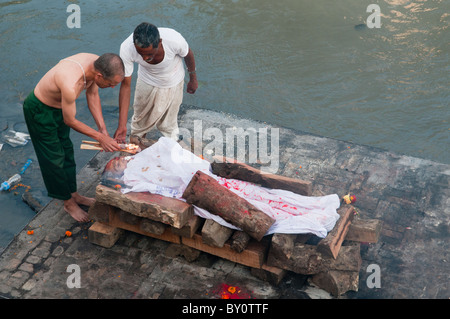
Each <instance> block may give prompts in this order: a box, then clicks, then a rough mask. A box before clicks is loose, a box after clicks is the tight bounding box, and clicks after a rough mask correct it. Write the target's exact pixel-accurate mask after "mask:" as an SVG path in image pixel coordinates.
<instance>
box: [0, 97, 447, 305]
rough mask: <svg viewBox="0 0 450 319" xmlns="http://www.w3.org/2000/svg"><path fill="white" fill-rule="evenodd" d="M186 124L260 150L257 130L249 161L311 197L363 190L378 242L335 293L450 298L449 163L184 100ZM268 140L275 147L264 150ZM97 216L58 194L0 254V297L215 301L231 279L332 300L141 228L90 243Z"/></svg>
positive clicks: (91, 179)
mask: <svg viewBox="0 0 450 319" xmlns="http://www.w3.org/2000/svg"><path fill="white" fill-rule="evenodd" d="M180 127H181V128H183V130H182V133H183V131H184V134H183V135H184V136H185V137H186V139H185V140H184V142H186V143H189V136H188V135H189V133H190V135H191V136H190V137H191V138H194V139H199V138H200V139H202V140H203V143H204V145H205V144H206V145H207V146H208V145H209V149H212V148H213V146H214V147H219V146H220V144H221V143H222V145H223V146H224V147H227V146H230V145H231V141H232V140H234V141H235V142H236V143H235V144H234V145H235V147H236V148H238V151H239V150H240V149H242V148H245V149H246V150H250V151H252V141H251V139H248V140H247V142H246V143H244V144H242V145H243V146H242V145H241V146H239V145H238V144H237V142H238V140H239V138H236V139H235V136H236V135H238V134H239V133H242V132H243V133H244V134H247V135H250V136H251V134H252V132H258V135H257V136H258V139H259V140H258V145H259V147H260V148H258V149H257V150H256V155H257V156H256V160H255V158H254V157H252V156H254V155H255V153H252V154H251V153H249V154H247V158H246V159H245V160H244V162H246V163H247V164H249V165H252V166H255V167H259V168H261V167H265V169H266V170H267V171H270V173H276V174H278V175H283V176H287V177H291V178H299V179H302V180H307V181H311V182H312V191H313V196H314V195H325V194H330V193H336V194H338V195H339V196H340V197H342V196H344V195H346V194H348V193H352V194H355V195H356V198H357V201H356V202H355V203H354V204H353V205H354V207H355V208H356V209H357V211H358V214H359V216H360V217H361V218H367V219H379V220H382V221H383V228H382V230H381V234H380V238H379V240H378V242H377V243H361V257H362V265H361V270H360V273H359V287H358V291H351V292H348V293H346V294H344V295H343V296H340V297H339V298H345V299H364V298H383V299H387V298H398V299H406V298H408V299H411V298H412V299H420V298H429V299H448V298H449V297H450V290H449V288H450V287H449V282H450V273H449V271H448V269H449V268H450V267H449V262H450V259H449V258H450V257H449V251H450V249H449V248H450V247H449V246H450V245H449V243H450V241H449V239H450V238H449V231H450V229H449V227H450V226H449V221H450V200H449V193H450V192H449V175H450V165H446V164H440V163H436V162H432V161H428V160H423V159H419V158H414V157H409V156H405V155H401V154H395V153H391V152H386V151H384V150H380V149H375V148H371V147H367V146H362V145H357V144H352V143H349V142H345V141H339V140H334V139H330V138H324V137H320V136H315V135H310V134H307V133H302V132H298V131H294V130H290V129H284V128H275V127H272V126H270V125H268V124H266V123H261V122H255V121H252V120H247V119H242V118H236V117H234V116H231V115H228V114H222V113H216V112H212V111H207V110H202V109H198V108H193V107H187V106H184V107H183V108H182V111H181V112H180ZM213 133H215V136H216V138H215V140H214V141H215V142H214V141H213V139H214V138H213V137H211V136H212V135H213ZM155 134H156V133H155ZM220 135H222V140H220V138H219V137H220ZM155 137H156V135H155ZM227 138H230V139H229V140H228V142H226V139H227ZM221 141H222V142H221ZM264 141H266V143H265V144H266V146H267V147H268V151H267V152H265V151H264V149H261V145H262V146H264V145H263V144H264ZM213 142H214V143H215V144H211V143H213ZM261 143H262V144H261ZM277 148H278V150H277ZM207 149H208V148H207ZM230 151H231V148H230ZM253 151H254V149H253ZM271 151H274V152H273V153H271ZM209 153H211V152H208V151H206V152H205V154H204V156H205V157H206V156H208V155H209ZM224 153H225V152H224ZM222 155H226V156H227V157H235V156H233V155H232V154H228V153H227V154H222ZM114 156H117V154H107V153H101V152H100V153H97V154H96V155H95V156H94V157H93V158H92V160H91V161H90V162H89V163H88V164H87V165H86V166H85V167H84V168H83V169H82V170H81V171H80V173H79V175H78V183H79V192H80V193H82V194H84V195H90V196H94V194H95V189H96V187H97V185H98V184H99V180H100V174H101V173H102V171H103V168H104V166H105V164H106V163H107V162H108V161H109V160H110V159H111V158H113V157H114ZM236 156H240V155H239V154H237V155H236ZM238 159H239V158H238ZM92 224H93V223H92V222H91V223H87V224H78V223H77V222H75V221H73V220H72V218H71V217H70V216H68V215H67V214H66V213H65V212H64V210H63V207H62V202H61V201H58V200H54V201H51V202H50V203H49V204H48V205H47V206H46V207H44V208H43V209H42V210H41V211H40V212H39V213H38V214H37V215H36V217H35V218H34V219H33V220H32V221H31V222H30V223H29V225H27V227H25V229H24V230H23V231H22V232H21V233H19V234H18V235H17V236H16V238H15V239H14V241H13V242H12V243H11V244H10V245H9V246H8V247H7V249H5V251H4V252H3V253H2V255H1V256H0V296H1V297H3V298H20V299H28V298H57V299H63V298H89V299H95V298H120V299H134V298H152V299H173V298H181V299H192V298H194V299H217V298H221V297H223V296H224V289H226V287H229V286H233V287H238V288H239V291H240V295H239V296H238V297H242V298H267V299H286V298H289V299H291V298H292V299H297V298H333V297H332V296H331V295H330V294H328V293H326V292H324V291H322V290H320V289H318V288H317V287H315V286H314V284H313V283H312V282H310V281H309V278H308V276H304V275H298V274H295V273H289V274H288V275H286V276H285V277H284V279H283V280H282V282H280V283H279V284H278V285H273V284H271V283H269V282H268V281H265V280H262V279H260V278H258V277H256V276H255V275H254V274H253V273H252V271H251V268H249V267H247V266H244V265H241V264H237V263H234V262H231V261H227V260H224V259H222V258H219V257H216V256H212V255H210V254H208V253H204V252H202V253H200V256H198V258H196V259H195V261H189V257H186V256H185V255H186V254H187V253H186V252H185V251H182V250H180V248H179V247H178V246H177V245H176V244H173V243H170V242H166V241H161V240H158V239H154V238H149V237H147V236H143V235H140V234H136V233H134V232H129V231H124V232H123V234H122V235H121V236H120V238H119V240H118V242H116V243H115V245H114V246H113V247H111V248H104V247H100V246H98V245H93V244H92V243H90V242H89V240H88V229H89V227H90V226H91V225H92ZM28 230H34V233H33V234H32V235H29V234H27V231H28ZM67 231H70V232H71V234H70V236H68V235H66V232H67ZM70 265H76V266H78V267H79V270H80V275H81V276H80V288H70V287H69V286H70V282H69V285H68V279H69V281H70V278H72V277H70V276H71V275H72V272H71V271H70V270H69V271H68V268H69V269H71V268H70V267H69V266H70ZM374 269H375V270H374ZM377 271H378V273H376V272H377ZM375 275H379V276H378V279H379V281H378V282H377V281H374V276H375ZM69 277H70V278H69ZM374 284H375V287H374ZM378 284H379V286H377V285H378ZM236 296H237V295H236Z"/></svg>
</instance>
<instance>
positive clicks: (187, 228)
mask: <svg viewBox="0 0 450 319" xmlns="http://www.w3.org/2000/svg"><path fill="white" fill-rule="evenodd" d="M204 222H205V219H204V218H201V217H198V216H197V215H194V216H192V217H191V218H190V219H189V220H188V222H187V223H186V225H184V226H183V227H181V228H174V227H171V228H170V229H171V230H172V233H174V234H175V235H178V236H182V237H188V238H192V236H194V234H195V233H196V232H197V230H198V229H199V228H200V227H202V226H203V223H204Z"/></svg>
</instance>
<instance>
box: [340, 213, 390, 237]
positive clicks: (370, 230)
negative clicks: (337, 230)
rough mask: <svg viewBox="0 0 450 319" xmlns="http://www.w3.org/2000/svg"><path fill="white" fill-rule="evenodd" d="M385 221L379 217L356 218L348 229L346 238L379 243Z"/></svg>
mask: <svg viewBox="0 0 450 319" xmlns="http://www.w3.org/2000/svg"><path fill="white" fill-rule="evenodd" d="M382 225H383V222H382V221H381V220H379V219H359V218H355V219H354V220H353V221H352V224H351V225H350V227H349V229H348V233H347V236H345V239H346V240H352V241H358V242H360V243H377V242H378V238H379V237H380V232H381V227H382Z"/></svg>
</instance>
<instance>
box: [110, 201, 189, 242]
mask: <svg viewBox="0 0 450 319" xmlns="http://www.w3.org/2000/svg"><path fill="white" fill-rule="evenodd" d="M118 211H119V209H117V208H116V209H112V210H111V211H110V214H109V217H110V220H109V223H108V225H109V226H111V227H114V228H120V229H125V230H129V231H131V232H134V233H138V234H141V235H144V236H147V237H152V238H156V239H160V240H164V241H168V242H171V243H175V244H180V243H181V240H180V236H177V235H174V234H173V233H172V232H171V231H170V229H169V227H166V228H165V230H164V232H163V233H162V234H155V233H151V232H146V231H144V230H142V229H141V225H140V224H135V225H131V224H127V223H125V222H123V221H122V220H120V217H119V214H118Z"/></svg>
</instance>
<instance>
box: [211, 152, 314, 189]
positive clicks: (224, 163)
mask: <svg viewBox="0 0 450 319" xmlns="http://www.w3.org/2000/svg"><path fill="white" fill-rule="evenodd" d="M214 160H215V162H213V163H211V169H212V172H213V173H214V174H216V175H218V176H221V177H225V178H232V179H239V180H241V181H247V182H250V183H254V184H259V185H261V186H264V187H267V188H274V189H283V190H288V191H291V192H294V193H297V194H300V195H304V196H311V194H312V183H311V182H309V181H303V180H300V179H296V178H290V177H286V176H280V175H275V174H268V173H263V172H261V171H260V170H259V169H256V168H254V167H251V166H249V165H247V164H244V163H240V162H237V161H235V160H234V159H229V158H226V157H223V158H222V157H214Z"/></svg>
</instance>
